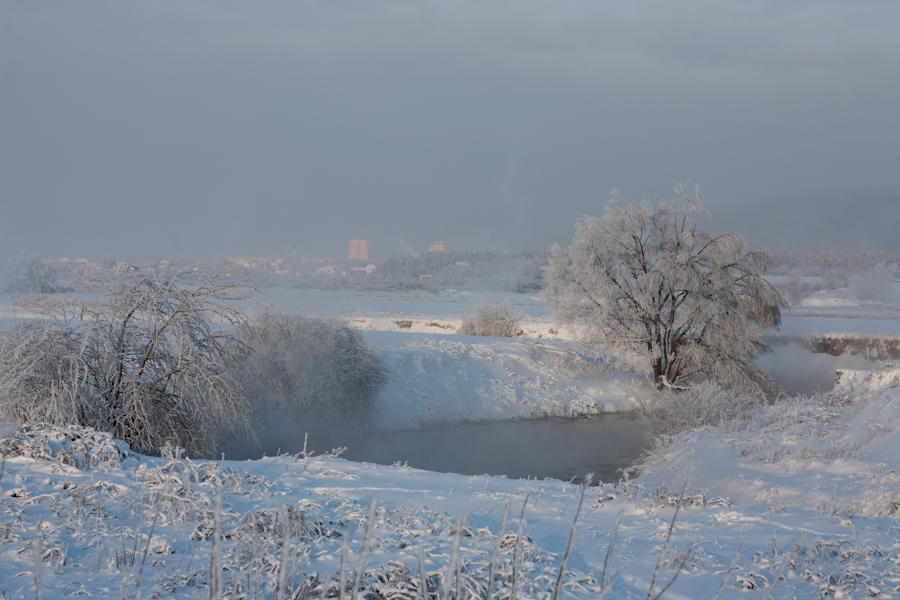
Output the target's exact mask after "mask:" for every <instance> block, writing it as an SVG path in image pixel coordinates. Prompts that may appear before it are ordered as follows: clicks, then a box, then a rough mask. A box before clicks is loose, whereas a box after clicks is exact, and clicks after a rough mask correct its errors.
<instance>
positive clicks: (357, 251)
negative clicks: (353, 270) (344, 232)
mask: <svg viewBox="0 0 900 600" xmlns="http://www.w3.org/2000/svg"><path fill="white" fill-rule="evenodd" d="M371 244H372V242H371V241H369V240H350V244H349V254H350V260H369V250H370V247H371Z"/></svg>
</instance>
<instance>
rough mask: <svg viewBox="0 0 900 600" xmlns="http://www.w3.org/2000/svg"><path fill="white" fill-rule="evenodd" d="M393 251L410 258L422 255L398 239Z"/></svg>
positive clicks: (401, 239) (404, 241)
mask: <svg viewBox="0 0 900 600" xmlns="http://www.w3.org/2000/svg"><path fill="white" fill-rule="evenodd" d="M394 251H395V252H396V253H397V254H399V255H401V256H409V257H411V258H419V257H421V256H422V255H421V254H419V253H418V252H416V251H415V250H414V249H413V247H412V246H410V245H409V242H407V241H406V240H404V239H403V238H400V239H399V240H397V243H396V244H395V245H394Z"/></svg>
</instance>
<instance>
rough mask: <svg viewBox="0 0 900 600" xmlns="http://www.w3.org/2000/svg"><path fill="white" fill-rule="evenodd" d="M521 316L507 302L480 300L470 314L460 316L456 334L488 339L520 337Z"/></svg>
mask: <svg viewBox="0 0 900 600" xmlns="http://www.w3.org/2000/svg"><path fill="white" fill-rule="evenodd" d="M521 318H522V314H521V313H519V312H518V311H515V310H513V309H511V308H510V307H509V300H504V301H503V302H502V303H501V302H485V301H484V299H482V300H480V301H479V302H478V304H476V305H475V306H474V307H473V310H472V312H471V313H469V314H466V315H463V316H462V325H460V326H459V329H458V330H457V333H461V334H463V335H481V336H489V337H516V336H520V335H522V327H521V326H520V324H519V322H520V321H521Z"/></svg>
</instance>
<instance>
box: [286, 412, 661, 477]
mask: <svg viewBox="0 0 900 600" xmlns="http://www.w3.org/2000/svg"><path fill="white" fill-rule="evenodd" d="M332 434H333V432H332ZM335 445H340V446H346V447H347V451H346V452H345V453H344V454H342V455H341V456H342V458H346V459H349V460H354V461H358V462H371V463H378V464H383V465H391V464H394V463H396V462H400V463H401V464H402V463H408V464H409V466H411V467H415V468H417V469H427V470H429V471H439V472H443V473H460V474H463V475H483V474H489V475H505V476H507V477H509V478H526V477H531V478H537V479H544V478H547V477H552V478H554V479H562V480H565V481H568V480H571V479H573V478H574V480H575V481H576V482H580V481H581V480H582V478H583V477H584V475H585V474H586V473H593V474H594V482H597V481H598V480H599V481H604V482H615V481H618V480H619V479H620V477H621V470H622V469H624V468H626V467H628V466H629V465H631V464H632V463H633V462H634V461H635V459H637V458H638V457H639V456H640V454H641V452H642V451H643V450H644V448H646V447H648V446H649V439H648V438H647V435H646V430H645V429H644V427H643V426H641V425H640V424H638V423H637V422H636V421H635V420H634V419H633V418H632V417H630V416H629V415H620V414H609V415H601V416H598V417H591V418H587V419H539V420H529V421H494V422H482V423H464V424H461V425H447V426H443V427H432V428H430V429H420V430H415V431H399V432H392V433H384V434H378V435H369V436H360V435H359V434H358V433H357V434H348V435H347V437H346V438H344V439H340V438H338V439H335V438H334V437H333V435H332V436H329V438H328V439H327V440H326V439H325V438H324V437H321V436H318V435H316V432H310V434H309V445H308V448H309V449H311V450H316V451H317V453H319V454H321V453H322V451H323V450H325V449H331V448H332V447H334V446H335ZM299 449H302V439H301V444H300V448H299ZM299 449H295V448H291V449H284V448H283V449H282V450H283V451H284V450H288V451H290V452H297V451H299Z"/></svg>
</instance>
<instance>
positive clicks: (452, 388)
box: [366, 332, 651, 431]
mask: <svg viewBox="0 0 900 600" xmlns="http://www.w3.org/2000/svg"><path fill="white" fill-rule="evenodd" d="M366 338H367V339H368V340H369V341H370V342H371V343H373V344H375V346H376V347H377V348H378V350H379V352H380V354H381V356H382V359H383V360H384V363H385V366H386V367H387V368H388V370H389V371H390V373H391V380H390V382H389V383H388V385H387V387H386V388H385V389H384V390H383V391H382V392H381V394H380V395H379V400H380V401H381V402H382V403H383V404H384V412H383V414H382V415H381V417H380V420H379V423H378V426H379V428H381V429H384V430H388V431H397V430H403V429H415V428H419V427H429V426H433V425H444V424H451V423H460V422H464V421H486V420H502V419H533V418H540V417H582V416H589V415H596V414H600V413H604V412H622V411H627V410H631V409H632V408H634V407H635V406H636V405H637V404H638V403H639V402H640V399H641V398H642V397H646V395H647V394H650V393H651V388H650V386H649V385H648V384H647V383H646V382H644V381H642V380H640V379H638V378H635V377H632V376H629V375H623V374H600V373H597V367H596V366H595V365H593V364H591V363H589V362H588V361H586V360H585V359H584V358H582V357H581V356H579V355H578V354H577V353H576V352H575V351H573V350H572V349H571V348H566V347H565V346H563V345H558V344H551V343H540V342H535V341H527V342H523V341H518V340H512V339H508V338H479V337H472V336H456V335H443V336H438V337H434V338H432V337H429V336H421V335H419V336H417V335H412V334H396V333H394V334H392V333H385V332H366ZM475 340H478V341H475Z"/></svg>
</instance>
